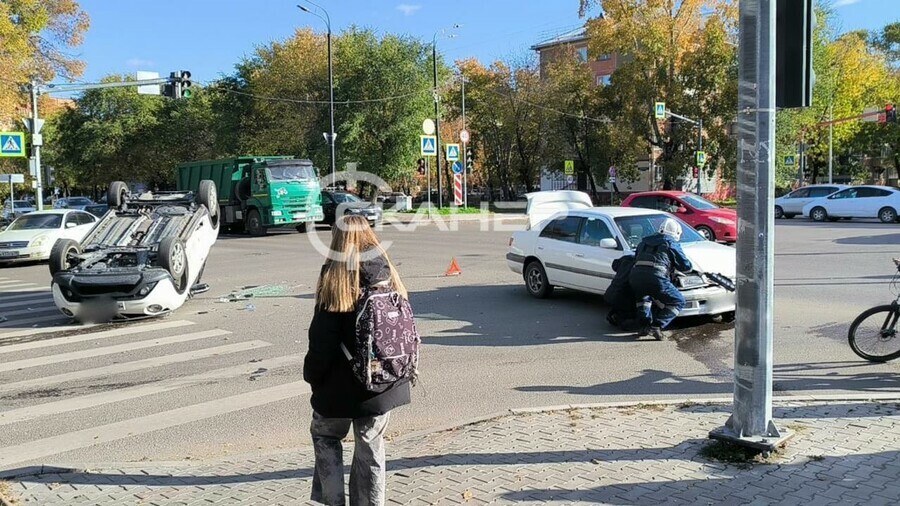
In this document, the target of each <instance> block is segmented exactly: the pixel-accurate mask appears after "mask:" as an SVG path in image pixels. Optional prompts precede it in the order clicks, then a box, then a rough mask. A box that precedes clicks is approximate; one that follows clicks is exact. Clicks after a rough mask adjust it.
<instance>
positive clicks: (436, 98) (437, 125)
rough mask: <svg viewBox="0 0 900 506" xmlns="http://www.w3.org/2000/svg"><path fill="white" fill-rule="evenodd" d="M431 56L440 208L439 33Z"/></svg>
mask: <svg viewBox="0 0 900 506" xmlns="http://www.w3.org/2000/svg"><path fill="white" fill-rule="evenodd" d="M431 58H432V69H433V70H434V136H435V140H436V141H437V153H436V156H435V157H434V158H435V160H436V161H435V165H436V166H437V190H438V209H442V208H443V207H444V195H443V194H442V190H441V112H440V100H441V97H440V94H439V93H438V72H437V35H435V38H434V39H433V40H432V41H431ZM429 195H430V194H429Z"/></svg>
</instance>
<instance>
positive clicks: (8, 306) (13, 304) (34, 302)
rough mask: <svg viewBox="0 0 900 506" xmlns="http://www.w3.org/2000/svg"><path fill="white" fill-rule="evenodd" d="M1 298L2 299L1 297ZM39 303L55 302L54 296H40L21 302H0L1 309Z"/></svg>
mask: <svg viewBox="0 0 900 506" xmlns="http://www.w3.org/2000/svg"><path fill="white" fill-rule="evenodd" d="M41 295H43V294H41ZM0 300H2V299H0ZM37 304H54V302H53V297H47V298H43V297H39V298H35V299H33V300H23V301H19V302H11V303H9V304H0V310H4V309H7V308H10V307H21V306H33V305H37Z"/></svg>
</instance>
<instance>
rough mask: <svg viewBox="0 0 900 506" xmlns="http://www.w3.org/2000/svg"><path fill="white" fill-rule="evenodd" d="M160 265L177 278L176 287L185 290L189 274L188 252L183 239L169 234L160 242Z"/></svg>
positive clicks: (173, 277) (158, 251)
mask: <svg viewBox="0 0 900 506" xmlns="http://www.w3.org/2000/svg"><path fill="white" fill-rule="evenodd" d="M157 255H158V256H157V258H158V259H159V266H160V267H162V268H163V269H165V270H167V271H169V274H171V275H172V279H174V280H175V289H177V290H178V291H183V290H184V286H185V284H186V283H185V281H186V279H185V278H186V274H187V252H186V251H185V249H184V243H183V242H181V239H179V238H177V237H174V236H168V237H163V240H162V241H160V242H159V249H158V250H157Z"/></svg>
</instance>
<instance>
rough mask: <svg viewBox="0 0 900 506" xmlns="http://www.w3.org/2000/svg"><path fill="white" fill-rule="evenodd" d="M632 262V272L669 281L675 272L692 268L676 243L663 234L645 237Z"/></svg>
mask: <svg viewBox="0 0 900 506" xmlns="http://www.w3.org/2000/svg"><path fill="white" fill-rule="evenodd" d="M634 260H635V264H634V268H633V270H632V272H638V273H641V274H646V273H648V272H653V273H654V274H655V275H656V276H657V277H660V278H665V279H669V277H670V276H671V275H672V274H674V272H675V271H679V272H688V271H690V270H691V269H693V268H694V267H693V265H691V261H690V259H688V257H687V255H685V254H684V250H683V249H681V245H680V244H679V243H678V241H676V240H675V239H673V238H672V237H670V236H668V235H665V234H655V235H650V236H647V237H645V238H644V240H643V241H641V243H640V244H638V247H637V251H636V252H635V255H634Z"/></svg>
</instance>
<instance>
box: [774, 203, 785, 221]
mask: <svg viewBox="0 0 900 506" xmlns="http://www.w3.org/2000/svg"><path fill="white" fill-rule="evenodd" d="M781 218H784V209H782V208H781V206H775V219H776V220H780V219H781Z"/></svg>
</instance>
